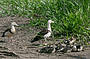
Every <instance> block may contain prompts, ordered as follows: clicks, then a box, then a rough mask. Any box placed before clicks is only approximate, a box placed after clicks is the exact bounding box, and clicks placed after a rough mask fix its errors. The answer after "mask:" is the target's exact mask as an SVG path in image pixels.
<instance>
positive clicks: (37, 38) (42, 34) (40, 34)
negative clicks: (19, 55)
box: [31, 29, 49, 43]
mask: <svg viewBox="0 0 90 59" xmlns="http://www.w3.org/2000/svg"><path fill="white" fill-rule="evenodd" d="M48 32H49V30H47V29H43V30H41V31H40V32H39V33H38V34H37V36H36V37H35V38H34V39H33V40H31V43H33V42H36V41H38V40H41V39H44V37H43V36H44V35H45V34H47V33H48Z"/></svg>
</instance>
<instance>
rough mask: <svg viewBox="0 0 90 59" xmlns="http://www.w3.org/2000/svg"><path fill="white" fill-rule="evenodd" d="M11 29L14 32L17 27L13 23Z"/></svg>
mask: <svg viewBox="0 0 90 59" xmlns="http://www.w3.org/2000/svg"><path fill="white" fill-rule="evenodd" d="M11 31H12V32H13V33H14V32H15V27H14V26H13V25H11Z"/></svg>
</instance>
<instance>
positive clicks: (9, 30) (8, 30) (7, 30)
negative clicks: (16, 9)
mask: <svg viewBox="0 0 90 59" xmlns="http://www.w3.org/2000/svg"><path fill="white" fill-rule="evenodd" d="M7 32H9V33H12V32H11V29H10V28H9V29H6V30H5V31H4V32H3V35H2V37H5V36H6V33H7ZM12 34H13V33H12Z"/></svg>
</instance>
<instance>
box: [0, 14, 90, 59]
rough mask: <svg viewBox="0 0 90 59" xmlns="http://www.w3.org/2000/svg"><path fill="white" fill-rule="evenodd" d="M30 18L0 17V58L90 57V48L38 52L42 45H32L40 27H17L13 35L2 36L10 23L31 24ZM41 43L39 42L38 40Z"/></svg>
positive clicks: (70, 58)
mask: <svg viewBox="0 0 90 59" xmlns="http://www.w3.org/2000/svg"><path fill="white" fill-rule="evenodd" d="M29 20H30V19H27V18H23V17H17V16H15V17H0V59H90V48H87V49H86V50H85V51H82V52H71V53H65V54H59V53H51V54H44V53H42V54H41V53H38V52H37V50H38V49H40V48H41V47H37V46H32V43H31V42H30V40H32V39H33V38H34V37H35V36H36V33H37V32H39V29H36V28H35V27H31V26H24V27H23V26H22V27H16V31H17V32H16V33H15V34H14V35H13V36H12V37H11V38H8V37H1V36H2V33H3V31H4V30H5V29H7V28H8V27H10V26H9V25H10V23H11V22H12V21H15V22H16V23H17V24H19V25H24V24H29ZM36 43H39V42H36Z"/></svg>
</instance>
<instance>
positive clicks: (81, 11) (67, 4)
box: [0, 0, 90, 42]
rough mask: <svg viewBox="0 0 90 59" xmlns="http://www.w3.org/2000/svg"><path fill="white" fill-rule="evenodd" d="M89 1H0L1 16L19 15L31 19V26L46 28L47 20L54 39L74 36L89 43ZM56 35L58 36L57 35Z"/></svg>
mask: <svg viewBox="0 0 90 59" xmlns="http://www.w3.org/2000/svg"><path fill="white" fill-rule="evenodd" d="M89 2H90V1H89V0H8V1H7V0H0V6H1V7H0V8H2V11H0V12H1V13H2V15H10V16H14V15H19V16H24V17H28V18H31V19H33V20H32V21H30V24H31V25H32V26H40V27H46V25H47V24H46V22H47V20H49V19H52V20H54V21H55V24H52V28H53V31H54V34H55V37H57V36H58V37H61V36H65V37H70V36H76V37H77V38H78V39H80V40H81V41H84V42H87V41H90V18H89V12H90V6H89V5H90V4H89ZM57 34H58V35H57Z"/></svg>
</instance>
